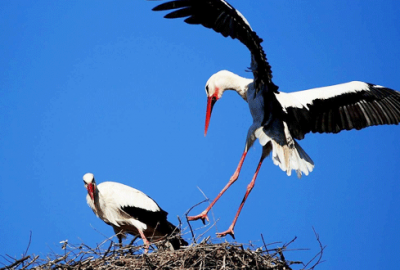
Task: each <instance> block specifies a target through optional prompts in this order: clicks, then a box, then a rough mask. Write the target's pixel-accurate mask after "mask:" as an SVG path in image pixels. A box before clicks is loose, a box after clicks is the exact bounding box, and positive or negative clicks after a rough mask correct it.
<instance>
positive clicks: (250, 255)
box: [0, 241, 304, 270]
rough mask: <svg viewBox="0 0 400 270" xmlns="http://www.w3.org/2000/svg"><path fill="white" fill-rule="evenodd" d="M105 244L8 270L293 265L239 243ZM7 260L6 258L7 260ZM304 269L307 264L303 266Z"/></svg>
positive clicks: (28, 260) (67, 249)
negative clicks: (173, 248)
mask: <svg viewBox="0 0 400 270" xmlns="http://www.w3.org/2000/svg"><path fill="white" fill-rule="evenodd" d="M105 244H106V242H103V243H102V244H100V245H99V246H97V247H96V248H94V249H92V248H90V247H89V246H87V245H85V244H81V245H79V246H73V245H70V244H68V243H67V242H66V243H64V244H63V247H62V248H63V250H64V254H61V255H60V254H51V255H48V256H47V258H40V257H39V256H34V255H32V256H25V257H23V258H21V259H19V260H14V262H13V263H11V264H10V265H8V266H5V267H2V268H0V270H5V269H38V270H39V269H69V270H75V269H87V270H91V269H96V270H97V269H121V270H125V269H152V270H153V269H171V270H172V269H275V270H281V269H282V270H283V269H285V270H289V269H291V267H290V266H291V265H293V264H302V262H295V261H287V260H286V259H285V257H284V255H283V251H284V249H285V246H284V247H283V248H277V249H270V250H267V249H266V246H265V247H263V248H261V247H260V248H254V247H253V246H251V245H246V246H245V245H243V244H238V243H228V242H226V243H220V244H212V243H208V242H207V241H203V242H202V243H200V244H196V245H190V246H188V247H184V248H182V249H180V250H176V251H169V250H168V251H167V250H162V249H159V250H153V251H152V252H149V253H148V254H145V253H143V246H133V245H127V246H124V247H119V246H118V244H116V243H114V242H113V241H110V244H109V246H108V248H104V245H105ZM3 259H4V257H3ZM303 266H304V264H303Z"/></svg>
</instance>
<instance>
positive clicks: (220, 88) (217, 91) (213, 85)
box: [204, 70, 231, 136]
mask: <svg viewBox="0 0 400 270" xmlns="http://www.w3.org/2000/svg"><path fill="white" fill-rule="evenodd" d="M229 73H231V72H229V71H227V70H221V71H219V72H217V73H215V74H214V75H212V76H211V77H210V78H209V79H208V81H207V83H206V94H207V112H206V126H205V130H204V136H206V135H207V130H208V125H209V124H210V118H211V113H212V110H213V107H214V105H215V103H216V102H217V100H219V99H220V98H221V97H222V94H223V93H224V91H225V90H227V88H226V86H227V85H228V84H227V81H226V80H227V78H228V75H229Z"/></svg>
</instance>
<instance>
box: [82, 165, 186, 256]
mask: <svg viewBox="0 0 400 270" xmlns="http://www.w3.org/2000/svg"><path fill="white" fill-rule="evenodd" d="M83 182H84V184H85V188H86V189H87V191H88V194H87V196H86V200H87V203H88V205H89V206H90V208H92V210H93V212H94V213H95V214H96V216H98V217H99V218H100V219H102V220H103V221H104V222H105V223H106V224H108V225H110V226H112V227H113V229H114V232H115V233H116V234H117V236H118V240H119V242H120V243H121V242H122V239H123V238H125V237H126V233H129V234H132V235H135V236H140V237H141V238H142V239H143V242H144V244H145V246H146V247H148V246H149V245H150V242H149V240H150V241H151V242H154V241H158V240H162V239H166V238H167V237H168V238H169V240H168V241H169V243H171V245H172V247H173V248H174V249H179V248H180V246H181V245H187V244H188V243H187V242H186V241H185V240H183V239H182V238H181V237H180V236H179V233H180V231H179V229H178V228H177V227H175V226H174V225H173V224H171V223H170V222H169V221H168V220H167V215H168V213H167V212H165V211H164V210H162V209H161V208H160V206H159V205H158V204H157V203H156V202H155V201H154V200H153V199H151V198H150V197H148V196H147V195H146V194H144V193H143V192H141V191H140V190H137V189H134V188H132V187H129V186H126V185H124V184H120V183H116V182H103V183H101V184H99V185H97V184H96V181H95V179H94V176H93V174H92V173H87V174H85V175H84V176H83Z"/></svg>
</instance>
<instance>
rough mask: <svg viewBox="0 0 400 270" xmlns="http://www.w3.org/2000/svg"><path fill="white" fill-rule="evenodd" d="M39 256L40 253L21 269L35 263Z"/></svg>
mask: <svg viewBox="0 0 400 270" xmlns="http://www.w3.org/2000/svg"><path fill="white" fill-rule="evenodd" d="M38 258H39V255H37V256H35V258H33V259H32V260H31V261H30V262H29V263H28V264H27V265H25V266H24V267H22V268H21V270H23V269H26V268H28V266H30V265H31V264H33V263H34V262H35V261H36V260H37V259H38Z"/></svg>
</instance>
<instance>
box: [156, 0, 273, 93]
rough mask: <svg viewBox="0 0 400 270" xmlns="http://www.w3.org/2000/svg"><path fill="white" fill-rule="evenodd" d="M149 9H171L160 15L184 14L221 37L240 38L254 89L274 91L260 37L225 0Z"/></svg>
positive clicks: (190, 0) (180, 0)
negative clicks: (245, 52)
mask: <svg viewBox="0 0 400 270" xmlns="http://www.w3.org/2000/svg"><path fill="white" fill-rule="evenodd" d="M153 10H154V11H164V10H174V11H172V12H170V13H168V14H167V15H165V16H164V18H167V19H175V18H186V19H185V22H186V23H188V24H201V25H203V26H204V27H207V28H211V29H214V30H215V31H216V32H217V33H221V34H222V35H223V36H224V37H228V36H229V37H231V38H232V39H235V38H236V39H238V40H240V42H242V43H243V44H244V45H246V47H247V48H248V49H249V50H250V52H251V55H252V63H251V69H252V71H253V74H254V81H255V88H256V91H257V92H258V90H260V89H261V88H263V87H264V86H267V87H268V89H269V90H272V91H275V92H277V89H278V87H277V86H276V85H275V84H273V82H272V71H271V66H270V65H269V63H268V62H267V57H266V55H265V52H264V50H263V48H262V46H261V42H262V39H261V38H260V37H259V36H258V35H257V34H256V32H254V31H253V29H252V28H251V26H250V24H249V23H248V21H247V20H246V18H245V17H244V16H243V15H242V14H241V13H240V12H239V11H238V10H236V9H235V8H234V7H232V6H231V5H230V4H229V3H227V2H226V1H224V0H175V1H169V2H166V3H163V4H161V5H158V6H156V7H155V8H153Z"/></svg>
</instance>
